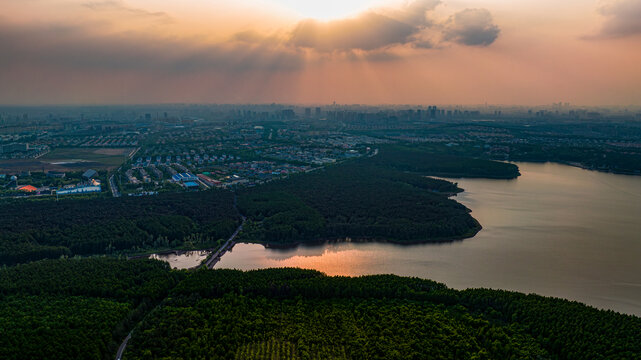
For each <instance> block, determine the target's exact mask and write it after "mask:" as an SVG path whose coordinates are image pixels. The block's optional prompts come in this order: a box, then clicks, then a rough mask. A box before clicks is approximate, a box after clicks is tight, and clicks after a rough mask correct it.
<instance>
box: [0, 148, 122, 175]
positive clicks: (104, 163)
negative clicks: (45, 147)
mask: <svg viewBox="0 0 641 360" xmlns="http://www.w3.org/2000/svg"><path fill="white" fill-rule="evenodd" d="M132 150H133V149H132V148H61V149H55V150H53V151H51V152H50V153H48V154H46V155H44V156H41V157H40V158H38V159H11V160H0V171H7V172H12V171H27V170H30V171H42V170H45V171H48V170H55V171H79V170H82V169H88V168H93V169H96V170H109V169H113V168H115V167H117V166H119V165H120V164H122V163H123V162H124V161H125V159H126V157H127V155H128V154H129V153H130V152H131V151H132Z"/></svg>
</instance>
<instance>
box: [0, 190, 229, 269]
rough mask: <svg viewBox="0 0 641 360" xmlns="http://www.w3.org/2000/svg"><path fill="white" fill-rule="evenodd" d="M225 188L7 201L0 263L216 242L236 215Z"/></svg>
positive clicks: (0, 219) (0, 218)
mask: <svg viewBox="0 0 641 360" xmlns="http://www.w3.org/2000/svg"><path fill="white" fill-rule="evenodd" d="M233 202H234V195H233V193H231V192H229V191H221V190H210V191H205V192H199V193H185V194H160V195H157V196H147V197H137V198H117V199H116V198H97V199H93V200H86V199H81V200H77V199H65V200H60V201H51V200H40V201H24V200H13V201H7V202H4V203H3V204H2V206H0V263H4V264H15V263H22V262H26V261H32V260H38V259H43V258H57V257H60V256H62V255H68V256H69V255H90V254H105V253H107V254H111V253H117V252H120V251H125V250H128V251H132V250H140V249H146V248H168V247H173V248H175V247H179V246H185V245H188V246H192V247H200V248H203V247H207V246H211V247H213V246H216V245H217V244H218V240H219V239H224V238H226V237H228V236H229V234H231V233H233V231H234V229H235V228H236V227H237V226H238V223H239V221H240V218H239V215H238V213H237V211H236V209H235V208H234V205H233Z"/></svg>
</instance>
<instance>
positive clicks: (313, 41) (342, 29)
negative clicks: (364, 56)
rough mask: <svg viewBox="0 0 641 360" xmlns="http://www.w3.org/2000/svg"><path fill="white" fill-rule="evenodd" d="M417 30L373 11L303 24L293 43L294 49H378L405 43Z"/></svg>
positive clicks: (295, 32) (297, 28) (297, 30)
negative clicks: (328, 20)
mask: <svg viewBox="0 0 641 360" xmlns="http://www.w3.org/2000/svg"><path fill="white" fill-rule="evenodd" d="M415 31H416V30H415V28H414V27H413V26H411V25H408V24H405V23H403V22H400V21H397V20H394V19H392V18H389V17H387V16H384V15H379V14H376V13H372V12H370V13H366V14H363V15H361V16H359V17H357V18H354V19H347V20H335V21H330V22H326V23H324V22H318V21H316V20H305V21H302V22H300V23H299V24H298V25H297V26H296V28H295V29H294V31H293V32H292V34H291V38H290V40H289V41H290V43H291V44H292V45H294V46H297V47H304V48H312V49H315V50H319V51H334V50H351V49H360V50H374V49H378V48H381V47H384V46H388V45H393V44H402V43H405V42H407V39H408V38H409V36H410V35H412V34H414V33H415Z"/></svg>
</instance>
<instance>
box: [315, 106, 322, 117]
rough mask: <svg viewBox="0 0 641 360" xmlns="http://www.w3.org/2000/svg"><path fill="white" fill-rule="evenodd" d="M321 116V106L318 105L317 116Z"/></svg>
mask: <svg viewBox="0 0 641 360" xmlns="http://www.w3.org/2000/svg"><path fill="white" fill-rule="evenodd" d="M320 116H321V108H319V107H317V108H316V117H320Z"/></svg>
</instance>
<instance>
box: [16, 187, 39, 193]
mask: <svg viewBox="0 0 641 360" xmlns="http://www.w3.org/2000/svg"><path fill="white" fill-rule="evenodd" d="M18 190H20V191H24V192H30V193H32V192H36V191H37V190H38V189H36V188H35V187H34V186H31V185H25V186H21V187H19V188H18Z"/></svg>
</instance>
